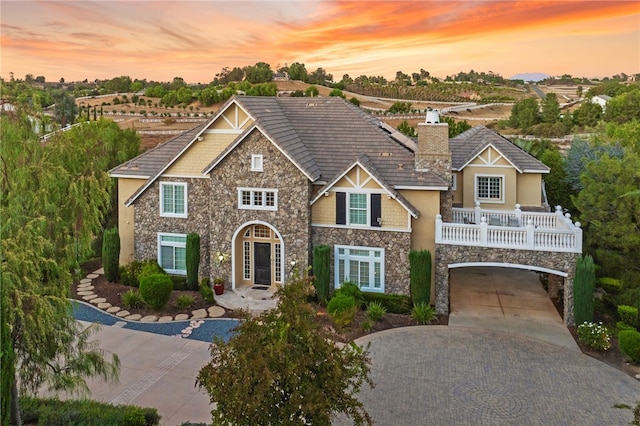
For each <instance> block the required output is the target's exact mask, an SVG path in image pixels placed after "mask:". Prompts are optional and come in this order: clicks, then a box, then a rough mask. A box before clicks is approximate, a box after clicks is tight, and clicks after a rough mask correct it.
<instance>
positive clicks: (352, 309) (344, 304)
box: [327, 292, 359, 327]
mask: <svg viewBox="0 0 640 426" xmlns="http://www.w3.org/2000/svg"><path fill="white" fill-rule="evenodd" d="M358 309H359V308H358V302H356V299H355V298H354V297H353V296H349V295H347V294H344V293H340V292H336V293H335V294H334V295H333V297H332V298H331V300H329V303H328V304H327V313H328V314H329V317H330V318H331V320H332V321H333V322H334V323H335V325H336V326H338V327H347V326H349V325H351V322H353V318H354V317H355V315H356V312H358Z"/></svg>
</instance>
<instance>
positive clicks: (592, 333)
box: [577, 322, 611, 351]
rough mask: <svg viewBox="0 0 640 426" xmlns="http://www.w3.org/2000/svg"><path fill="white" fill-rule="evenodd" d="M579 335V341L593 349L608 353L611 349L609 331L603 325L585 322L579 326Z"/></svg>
mask: <svg viewBox="0 0 640 426" xmlns="http://www.w3.org/2000/svg"><path fill="white" fill-rule="evenodd" d="M577 333H578V339H579V340H580V341H581V342H582V343H584V344H585V345H587V346H589V347H591V348H593V349H596V350H599V351H606V350H607V349H609V348H610V347H611V338H610V337H609V330H607V327H605V326H604V325H602V323H598V324H596V323H593V322H583V323H582V324H580V325H579V326H578V330H577Z"/></svg>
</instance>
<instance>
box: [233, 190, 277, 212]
mask: <svg viewBox="0 0 640 426" xmlns="http://www.w3.org/2000/svg"><path fill="white" fill-rule="evenodd" d="M246 191H249V192H251V204H250V205H245V204H242V193H243V192H246ZM257 192H261V193H262V200H263V202H264V200H266V194H267V193H269V192H270V193H273V206H265V205H262V206H256V205H255V204H253V200H254V194H255V193H257ZM238 208H239V209H241V210H271V211H276V210H278V190H277V189H273V188H238Z"/></svg>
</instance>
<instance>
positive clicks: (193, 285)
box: [186, 232, 200, 290]
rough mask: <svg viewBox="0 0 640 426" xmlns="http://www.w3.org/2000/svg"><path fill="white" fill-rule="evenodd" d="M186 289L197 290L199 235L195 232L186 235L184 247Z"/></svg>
mask: <svg viewBox="0 0 640 426" xmlns="http://www.w3.org/2000/svg"><path fill="white" fill-rule="evenodd" d="M186 250H187V253H186V258H187V259H186V263H187V287H189V288H190V289H191V290H198V268H199V267H200V235H198V234H197V233H195V232H191V233H189V234H187V247H186Z"/></svg>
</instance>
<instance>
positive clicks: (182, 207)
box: [160, 182, 187, 217]
mask: <svg viewBox="0 0 640 426" xmlns="http://www.w3.org/2000/svg"><path fill="white" fill-rule="evenodd" d="M160 216H165V217H187V184H186V183H184V182H161V183H160Z"/></svg>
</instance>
